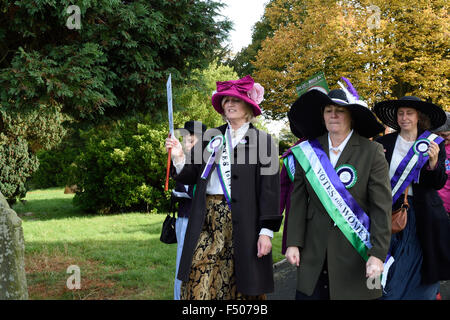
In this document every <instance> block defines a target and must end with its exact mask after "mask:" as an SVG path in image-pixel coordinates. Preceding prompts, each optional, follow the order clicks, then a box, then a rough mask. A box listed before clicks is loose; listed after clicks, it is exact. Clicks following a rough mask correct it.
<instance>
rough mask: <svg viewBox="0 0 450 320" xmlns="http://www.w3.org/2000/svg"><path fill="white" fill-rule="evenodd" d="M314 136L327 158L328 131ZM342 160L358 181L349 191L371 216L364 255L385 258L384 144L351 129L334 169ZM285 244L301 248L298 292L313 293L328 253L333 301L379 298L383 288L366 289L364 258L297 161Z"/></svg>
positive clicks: (387, 222) (388, 216)
mask: <svg viewBox="0 0 450 320" xmlns="http://www.w3.org/2000/svg"><path fill="white" fill-rule="evenodd" d="M317 140H318V141H319V143H320V144H321V145H322V148H323V150H324V151H325V153H326V154H327V155H328V156H329V153H328V133H327V134H325V135H322V136H320V137H319V138H317ZM343 164H350V165H352V166H353V167H354V168H355V169H356V172H357V181H356V184H355V185H354V186H353V187H351V188H350V189H348V190H349V192H350V193H351V195H352V196H353V197H354V199H355V200H356V202H357V203H358V204H359V205H360V206H361V208H362V209H363V210H364V211H365V212H366V213H367V215H368V216H369V217H370V221H371V223H370V230H369V231H370V234H371V238H370V239H371V243H372V245H373V247H372V248H371V249H370V250H369V251H368V255H369V256H372V255H373V256H375V257H377V258H379V259H381V260H382V261H384V260H385V259H386V255H387V252H388V249H389V244H390V239H391V213H392V209H391V206H392V196H391V187H390V179H389V169H388V163H387V162H386V159H385V156H384V152H383V147H382V145H381V144H379V143H377V142H372V141H370V140H368V139H366V138H364V137H361V136H359V135H358V134H357V133H356V132H353V134H352V136H351V138H350V140H349V141H348V143H347V145H346V146H345V148H344V150H343V151H342V154H341V156H340V157H339V160H338V162H337V164H336V168H337V167H338V166H340V165H343ZM287 245H288V246H297V247H299V248H300V266H299V267H298V268H297V290H298V291H300V292H303V293H304V294H307V295H311V294H312V293H313V291H314V288H315V286H316V283H317V280H318V278H319V275H320V272H321V270H322V267H323V263H324V261H325V255H326V258H327V262H328V276H329V282H330V288H329V289H330V298H331V299H376V298H378V297H380V296H381V294H382V292H381V289H376V288H375V289H369V288H368V286H367V278H366V276H365V274H366V266H365V265H366V262H365V261H364V259H363V258H362V257H361V256H360V255H359V254H358V252H357V251H356V250H355V249H354V248H353V246H352V245H351V244H350V242H349V241H348V240H347V238H345V236H344V234H343V233H342V232H341V231H340V229H339V228H338V227H337V226H335V225H334V222H333V220H332V219H331V218H330V216H329V215H328V213H327V212H326V210H325V208H324V207H323V206H322V204H321V202H320V200H319V198H318V197H317V196H316V194H315V193H314V191H313V189H312V187H311V185H310V184H309V182H308V180H307V179H306V177H305V172H304V170H303V168H302V167H301V166H300V165H299V163H298V162H297V163H296V171H295V179H294V189H293V191H292V194H291V209H290V213H289V221H288V226H287ZM371 287H372V288H373V286H371Z"/></svg>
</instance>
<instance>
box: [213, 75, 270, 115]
mask: <svg viewBox="0 0 450 320" xmlns="http://www.w3.org/2000/svg"><path fill="white" fill-rule="evenodd" d="M216 86H217V91H215V92H214V94H213V96H212V98H211V101H212V105H213V107H214V109H216V111H217V112H218V113H220V114H223V108H222V98H223V97H226V96H231V97H236V98H239V99H241V100H243V101H245V102H246V103H248V104H249V105H251V106H252V108H253V114H254V115H255V117H256V116H259V115H260V114H261V108H260V107H259V104H260V103H261V102H262V101H263V100H264V88H263V87H262V86H261V85H260V84H259V83H255V80H253V78H252V77H250V76H249V75H247V76H245V77H243V78H242V79H238V80H230V81H222V82H220V81H218V82H216Z"/></svg>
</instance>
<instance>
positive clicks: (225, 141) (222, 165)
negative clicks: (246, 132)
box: [200, 130, 232, 210]
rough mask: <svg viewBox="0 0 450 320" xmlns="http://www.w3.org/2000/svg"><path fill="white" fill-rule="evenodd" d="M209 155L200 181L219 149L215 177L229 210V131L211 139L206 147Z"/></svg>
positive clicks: (206, 174)
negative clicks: (219, 153) (216, 176)
mask: <svg viewBox="0 0 450 320" xmlns="http://www.w3.org/2000/svg"><path fill="white" fill-rule="evenodd" d="M206 148H207V150H208V151H209V152H211V155H210V156H209V159H208V161H207V162H206V165H205V168H204V169H203V172H202V174H201V176H200V177H201V178H202V179H207V178H208V176H209V174H210V172H211V169H212V167H213V165H214V161H215V159H216V156H217V154H218V152H219V150H220V149H222V153H221V155H220V159H219V163H218V164H217V173H218V174H217V175H218V177H219V182H220V186H221V187H222V191H223V195H224V196H225V199H226V200H227V204H228V207H229V208H230V210H231V150H232V142H231V137H230V130H227V132H226V134H225V136H222V135H218V136H215V137H214V138H212V139H211V141H210V142H209V143H208V146H207V147H206Z"/></svg>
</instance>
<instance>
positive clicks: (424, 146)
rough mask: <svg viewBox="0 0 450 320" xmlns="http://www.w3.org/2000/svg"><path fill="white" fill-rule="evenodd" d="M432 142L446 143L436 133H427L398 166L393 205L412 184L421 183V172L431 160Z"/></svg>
mask: <svg viewBox="0 0 450 320" xmlns="http://www.w3.org/2000/svg"><path fill="white" fill-rule="evenodd" d="M430 141H434V142H436V143H437V144H439V143H441V142H442V141H444V139H442V138H441V137H439V136H438V135H436V134H434V133H431V132H429V131H425V132H424V133H422V134H421V135H420V136H419V138H417V140H416V142H414V145H413V146H412V147H411V149H409V151H408V153H407V154H406V156H405V157H404V158H403V160H402V161H401V162H400V164H399V165H398V167H397V170H395V173H394V175H393V176H392V179H391V189H392V203H395V202H396V201H397V199H398V198H399V197H400V196H401V195H402V193H403V191H405V189H406V187H407V186H409V185H410V184H411V182H413V181H414V182H416V183H417V182H418V181H419V174H420V170H421V169H422V167H423V166H424V165H425V163H427V161H428V158H429V156H428V147H429V145H430Z"/></svg>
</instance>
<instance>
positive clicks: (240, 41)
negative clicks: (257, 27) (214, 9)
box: [221, 0, 268, 53]
mask: <svg viewBox="0 0 450 320" xmlns="http://www.w3.org/2000/svg"><path fill="white" fill-rule="evenodd" d="M222 2H223V3H225V5H226V7H225V6H224V8H222V10H221V14H222V15H224V16H226V17H228V19H229V20H231V21H232V22H233V28H234V30H232V31H231V32H230V38H229V40H230V43H231V47H232V51H233V52H234V53H237V52H239V51H240V50H241V49H242V48H243V47H246V46H248V45H249V44H250V43H251V41H252V27H253V25H254V24H255V23H256V22H258V21H259V20H260V19H261V17H262V16H263V14H264V7H265V4H266V3H267V2H268V0H223V1H222Z"/></svg>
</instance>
